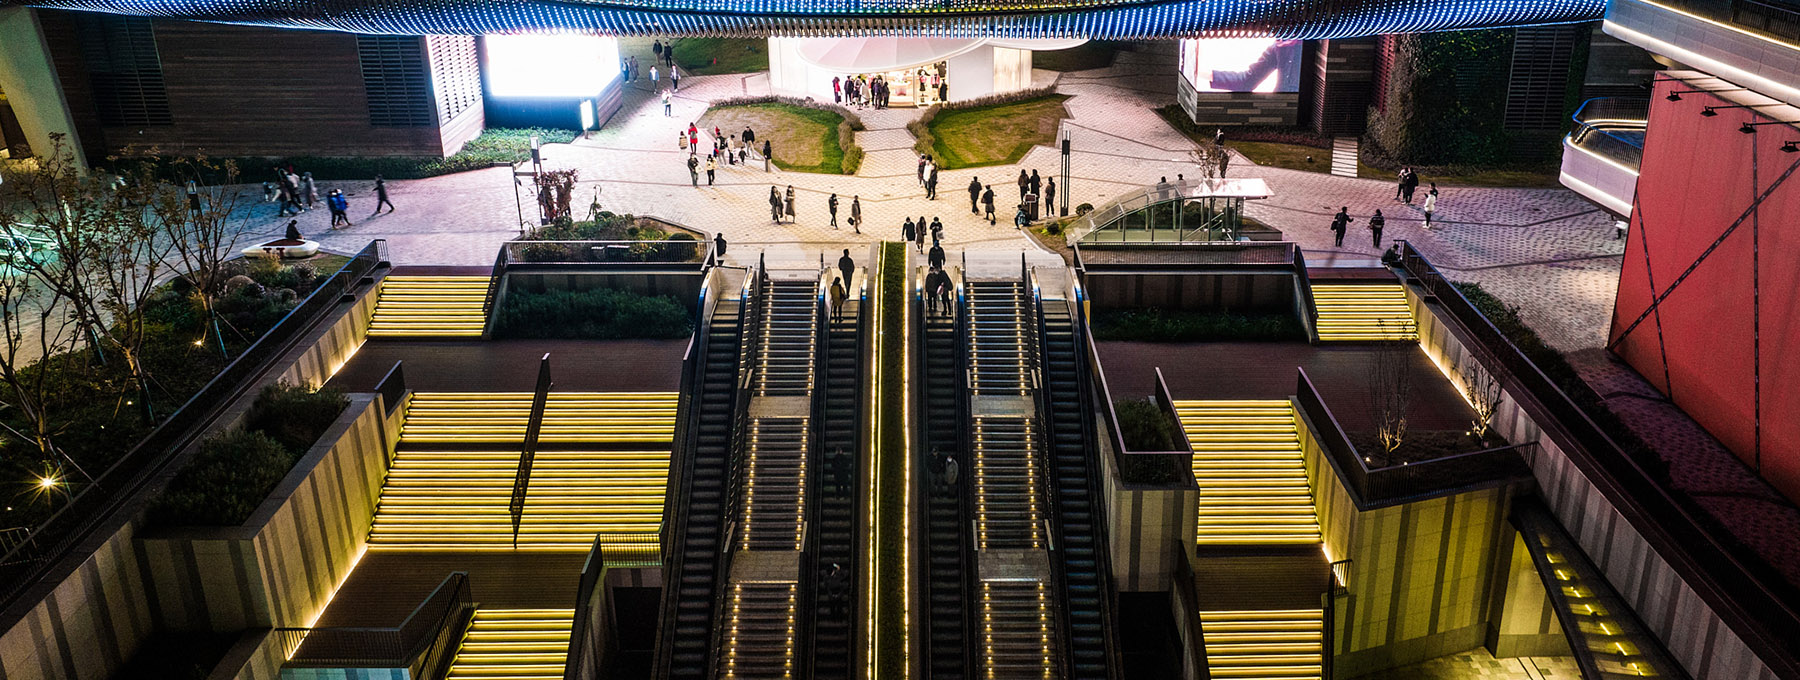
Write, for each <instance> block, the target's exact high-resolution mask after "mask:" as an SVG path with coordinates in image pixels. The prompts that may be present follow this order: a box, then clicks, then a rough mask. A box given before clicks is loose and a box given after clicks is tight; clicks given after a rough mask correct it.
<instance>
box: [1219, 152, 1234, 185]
mask: <svg viewBox="0 0 1800 680" xmlns="http://www.w3.org/2000/svg"><path fill="white" fill-rule="evenodd" d="M1229 165H1231V152H1230V151H1226V150H1225V149H1223V148H1221V149H1219V179H1225V168H1226V167H1227V166H1229Z"/></svg>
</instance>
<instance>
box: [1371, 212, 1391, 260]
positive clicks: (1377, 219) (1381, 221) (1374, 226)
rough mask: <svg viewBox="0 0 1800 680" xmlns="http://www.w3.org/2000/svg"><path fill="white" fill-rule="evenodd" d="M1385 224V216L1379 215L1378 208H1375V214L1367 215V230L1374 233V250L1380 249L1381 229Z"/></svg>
mask: <svg viewBox="0 0 1800 680" xmlns="http://www.w3.org/2000/svg"><path fill="white" fill-rule="evenodd" d="M1386 226H1387V218H1386V217H1382V216H1381V209H1380V208H1376V209H1375V214H1373V215H1370V216H1369V232H1370V233H1372V234H1374V235H1375V249H1376V250H1380V249H1381V229H1382V227H1386Z"/></svg>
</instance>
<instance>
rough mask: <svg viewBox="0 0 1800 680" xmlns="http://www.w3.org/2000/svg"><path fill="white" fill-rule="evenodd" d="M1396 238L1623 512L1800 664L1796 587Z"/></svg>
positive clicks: (1762, 651)
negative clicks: (1755, 560)
mask: <svg viewBox="0 0 1800 680" xmlns="http://www.w3.org/2000/svg"><path fill="white" fill-rule="evenodd" d="M1400 243H1401V244H1402V246H1401V253H1402V254H1401V260H1400V265H1401V267H1402V268H1403V269H1404V270H1405V271H1406V273H1407V274H1408V275H1409V276H1410V277H1412V278H1413V279H1414V280H1416V281H1417V282H1418V283H1419V285H1420V286H1422V287H1424V288H1425V290H1426V291H1427V292H1428V293H1430V294H1431V295H1432V296H1434V297H1435V298H1436V299H1437V301H1438V303H1439V304H1440V305H1441V306H1442V307H1443V308H1444V309H1445V310H1446V311H1447V312H1448V313H1449V314H1450V317H1451V318H1452V319H1454V320H1456V321H1457V322H1458V324H1459V325H1461V326H1462V327H1463V328H1464V330H1466V331H1467V332H1468V334H1469V339H1470V340H1471V342H1469V343H1468V344H1467V347H1468V349H1469V350H1470V351H1471V352H1472V353H1474V354H1475V356H1476V357H1477V358H1478V359H1479V360H1481V361H1482V363H1483V365H1486V366H1489V367H1490V371H1491V372H1493V373H1494V374H1495V375H1496V377H1498V378H1500V380H1501V382H1502V384H1504V385H1507V386H1508V388H1509V389H1508V392H1509V393H1511V394H1513V395H1514V398H1515V400H1517V401H1518V402H1519V404H1520V406H1521V407H1522V408H1525V409H1526V410H1527V413H1529V414H1530V415H1531V418H1532V419H1533V420H1534V421H1535V422H1536V423H1537V424H1538V426H1539V427H1540V428H1542V429H1543V430H1544V431H1545V432H1546V433H1548V434H1550V435H1551V436H1552V438H1553V439H1555V440H1556V442H1557V443H1558V445H1559V447H1560V448H1561V449H1562V451H1563V452H1564V453H1565V454H1566V455H1568V456H1569V458H1570V459H1571V460H1572V461H1573V462H1575V463H1576V464H1577V467H1578V468H1579V469H1580V470H1581V472H1582V473H1583V474H1584V475H1585V476H1586V477H1587V478H1588V479H1589V480H1590V481H1591V482H1592V483H1593V484H1594V485H1595V487H1597V488H1598V489H1599V490H1600V491H1601V492H1602V493H1603V494H1605V496H1606V498H1607V500H1608V501H1609V502H1610V503H1611V504H1612V505H1613V506H1614V507H1616V508H1619V509H1621V510H1622V511H1628V512H1624V513H1623V514H1625V515H1626V517H1627V519H1630V518H1632V517H1634V516H1635V517H1642V518H1644V520H1645V521H1633V522H1631V524H1632V526H1633V527H1634V528H1635V529H1636V530H1637V531H1638V532H1639V533H1640V534H1642V535H1644V537H1645V538H1646V539H1647V540H1649V541H1651V542H1652V545H1653V546H1654V547H1655V548H1656V549H1657V552H1658V553H1659V554H1661V555H1662V556H1663V558H1664V559H1667V560H1668V561H1669V562H1670V565H1671V566H1673V567H1675V568H1676V569H1677V571H1678V573H1680V574H1681V575H1682V578H1683V580H1684V581H1686V582H1687V583H1688V585H1689V586H1690V587H1693V588H1694V590H1695V591H1696V592H1697V593H1700V594H1701V595H1702V596H1703V597H1705V598H1706V599H1707V601H1708V603H1709V604H1711V605H1712V606H1713V607H1714V608H1715V611H1718V610H1719V609H1723V610H1725V611H1723V612H1719V613H1720V614H1721V617H1722V618H1725V619H1726V620H1727V622H1728V623H1729V622H1731V621H1732V620H1739V621H1741V622H1742V623H1745V624H1751V625H1755V626H1756V630H1755V631H1753V632H1755V633H1757V634H1758V635H1760V636H1761V637H1758V635H1746V634H1745V633H1746V632H1750V631H1745V630H1742V629H1741V628H1740V627H1739V626H1733V629H1734V630H1735V631H1736V632H1738V634H1739V635H1740V636H1743V637H1745V638H1746V642H1747V643H1749V644H1751V645H1752V647H1753V649H1755V651H1756V652H1757V654H1758V655H1759V656H1760V657H1762V658H1763V659H1764V661H1765V662H1771V660H1772V659H1773V660H1774V661H1773V662H1771V663H1770V666H1771V667H1781V666H1782V665H1783V664H1785V665H1786V667H1787V668H1790V669H1791V668H1800V658H1796V655H1795V650H1796V649H1797V648H1796V647H1795V646H1793V645H1791V644H1789V642H1791V640H1792V637H1791V636H1792V635H1793V633H1794V632H1795V631H1800V611H1796V610H1795V608H1794V606H1793V604H1792V602H1793V597H1792V588H1791V587H1788V588H1782V587H1780V586H1777V585H1776V584H1773V583H1770V582H1769V580H1768V579H1766V578H1765V577H1764V573H1763V572H1762V571H1761V570H1757V569H1752V568H1751V567H1750V566H1749V565H1747V564H1745V563H1744V561H1743V560H1741V559H1740V558H1739V556H1738V555H1737V554H1735V552H1734V551H1733V550H1731V549H1730V548H1728V547H1726V546H1725V545H1724V544H1723V543H1722V542H1720V540H1719V539H1718V537H1717V536H1715V535H1714V533H1713V532H1712V531H1711V530H1709V527H1708V525H1707V524H1705V523H1702V521H1701V520H1700V519H1699V518H1698V517H1696V516H1694V514H1693V513H1692V512H1691V511H1689V509H1688V508H1686V507H1685V506H1684V505H1683V504H1682V503H1681V502H1679V501H1677V500H1676V499H1675V497H1674V496H1673V495H1672V494H1670V493H1669V491H1668V490H1667V489H1665V488H1663V487H1662V485H1660V484H1658V483H1657V482H1656V481H1655V478H1654V477H1652V476H1651V475H1650V474H1649V472H1647V471H1646V470H1644V468H1643V467H1642V465H1641V464H1639V462H1638V461H1637V460H1636V459H1635V458H1634V457H1633V456H1631V455H1629V454H1627V453H1626V452H1625V450H1624V448H1623V447H1621V446H1619V444H1618V443H1617V442H1615V441H1613V439H1612V437H1611V436H1610V435H1608V434H1607V433H1606V432H1605V431H1604V430H1602V429H1601V428H1600V426H1599V425H1598V424H1596V423H1595V422H1594V421H1593V419H1592V418H1591V417H1590V416H1589V415H1588V414H1587V412H1586V411H1584V410H1582V409H1581V407H1580V406H1578V405H1577V404H1576V403H1575V400H1574V399H1572V398H1570V397H1569V395H1568V394H1566V393H1564V392H1563V391H1562V389H1561V388H1559V387H1558V386H1557V385H1556V383H1555V382H1554V381H1552V380H1551V379H1550V377H1549V376H1547V375H1545V374H1544V372H1543V371H1542V370H1541V369H1539V368H1538V366H1537V364H1535V363H1533V362H1532V361H1531V360H1530V359H1529V358H1528V357H1526V356H1525V353H1524V352H1523V351H1521V350H1520V349H1519V348H1518V346H1516V345H1514V344H1513V343H1512V341H1510V340H1508V339H1507V338H1506V336H1505V335H1504V334H1503V333H1501V332H1500V329H1499V328H1498V327H1496V326H1494V324H1493V322H1492V321H1491V320H1489V319H1488V318H1487V317H1486V316H1485V315H1483V314H1482V313H1481V312H1480V310H1478V309H1476V308H1475V305H1474V304H1473V303H1470V302H1469V300H1468V298H1466V297H1464V296H1463V294H1462V291H1460V290H1457V288H1456V286H1455V285H1453V284H1451V282H1450V280H1449V279H1448V278H1446V277H1444V275H1443V274H1442V273H1440V272H1439V271H1438V270H1437V268H1436V267H1434V266H1432V264H1431V262H1430V261H1429V260H1427V259H1426V258H1425V256H1424V255H1423V254H1421V253H1420V252H1419V251H1418V250H1417V249H1415V248H1414V247H1413V246H1412V244H1411V243H1408V242H1407V241H1405V240H1402V241H1401V242H1400ZM1495 368H1497V369H1498V370H1493V369H1495ZM1520 397H1524V398H1520ZM1702 563H1708V564H1702ZM1719 566H1725V567H1729V569H1730V570H1731V572H1732V573H1729V574H1726V573H1720V572H1719V571H1718V569H1717V567H1719ZM1784 639H1785V640H1787V641H1788V642H1784V641H1783V640H1784ZM1778 672H1780V671H1778Z"/></svg>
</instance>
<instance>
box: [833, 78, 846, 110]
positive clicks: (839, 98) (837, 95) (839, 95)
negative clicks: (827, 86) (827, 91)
mask: <svg viewBox="0 0 1800 680" xmlns="http://www.w3.org/2000/svg"><path fill="white" fill-rule="evenodd" d="M831 103H833V104H842V103H844V81H843V79H842V78H839V77H837V76H832V77H831Z"/></svg>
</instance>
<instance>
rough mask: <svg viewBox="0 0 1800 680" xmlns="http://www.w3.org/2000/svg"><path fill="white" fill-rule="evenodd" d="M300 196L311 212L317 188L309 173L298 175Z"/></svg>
mask: <svg viewBox="0 0 1800 680" xmlns="http://www.w3.org/2000/svg"><path fill="white" fill-rule="evenodd" d="M300 195H301V196H303V197H305V198H306V209H307V210H312V209H313V204H314V203H318V202H319V187H318V186H317V185H314V184H313V178H312V173H311V172H303V173H300ZM195 198H196V199H197V198H198V196H197V195H196V196H195Z"/></svg>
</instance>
